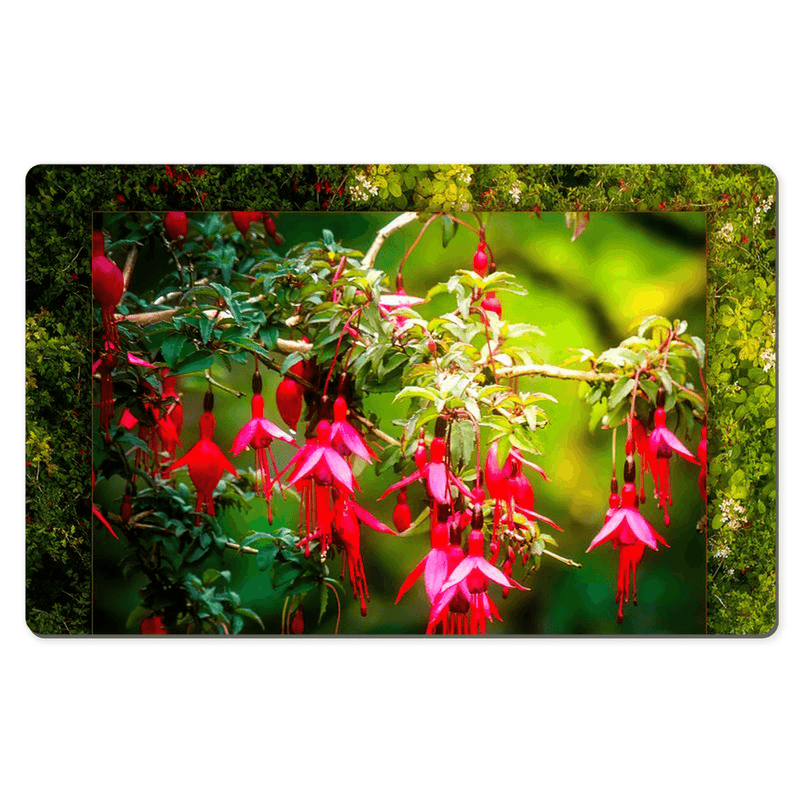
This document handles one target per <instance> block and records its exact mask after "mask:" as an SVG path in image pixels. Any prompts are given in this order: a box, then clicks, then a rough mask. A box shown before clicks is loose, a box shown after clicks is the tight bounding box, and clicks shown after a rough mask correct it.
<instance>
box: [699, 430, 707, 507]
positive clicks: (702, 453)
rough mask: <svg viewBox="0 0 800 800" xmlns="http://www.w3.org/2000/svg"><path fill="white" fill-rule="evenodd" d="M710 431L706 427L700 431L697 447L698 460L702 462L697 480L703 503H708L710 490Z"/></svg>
mask: <svg viewBox="0 0 800 800" xmlns="http://www.w3.org/2000/svg"><path fill="white" fill-rule="evenodd" d="M707 435H708V429H707V428H706V426H705V425H703V427H702V428H701V429H700V444H698V445H697V460H698V461H699V462H700V475H699V477H698V478H697V486H698V488H699V489H700V497H702V498H703V502H704V503H707V502H708V490H707V488H706V479H707V476H708V440H707Z"/></svg>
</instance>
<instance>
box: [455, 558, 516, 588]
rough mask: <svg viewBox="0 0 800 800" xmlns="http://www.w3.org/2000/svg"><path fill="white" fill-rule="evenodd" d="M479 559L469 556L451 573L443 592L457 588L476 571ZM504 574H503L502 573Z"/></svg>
mask: <svg viewBox="0 0 800 800" xmlns="http://www.w3.org/2000/svg"><path fill="white" fill-rule="evenodd" d="M477 560H478V558H477V557H476V556H467V557H466V558H465V559H464V560H463V561H462V562H461V563H460V564H459V565H458V566H457V567H456V568H455V569H454V570H453V571H452V572H451V573H450V577H449V578H448V579H447V580H446V581H445V582H444V583H443V584H442V591H444V590H445V589H449V588H450V587H451V586H455V585H456V584H457V583H460V582H461V581H463V580H464V578H466V577H467V575H469V574H470V572H472V570H473V569H475V567H476V566H477V565H476V563H475V562H476V561H477ZM501 574H502V573H501Z"/></svg>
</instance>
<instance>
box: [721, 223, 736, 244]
mask: <svg viewBox="0 0 800 800" xmlns="http://www.w3.org/2000/svg"><path fill="white" fill-rule="evenodd" d="M717 236H719V237H720V238H721V239H724V240H725V241H726V242H732V241H733V223H732V222H726V223H725V224H724V225H723V226H722V227H721V228H720V229H719V231H717Z"/></svg>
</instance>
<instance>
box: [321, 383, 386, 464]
mask: <svg viewBox="0 0 800 800" xmlns="http://www.w3.org/2000/svg"><path fill="white" fill-rule="evenodd" d="M347 414H348V408H347V401H346V400H345V399H344V397H342V396H341V395H339V396H338V397H337V398H336V400H335V401H334V404H333V425H331V444H332V445H333V447H334V449H335V450H336V451H337V452H338V453H340V454H341V455H343V456H350V455H353V456H357V457H358V458H360V459H361V460H362V461H366V463H367V464H371V463H372V459H373V458H377V456H376V455H375V452H374V451H373V450H372V448H371V447H370V446H369V445H368V444H367V443H366V442H365V441H364V437H363V436H362V435H361V434H360V433H359V432H358V431H357V430H356V429H355V428H354V427H353V426H352V425H351V424H350V423H349V422H348V421H347Z"/></svg>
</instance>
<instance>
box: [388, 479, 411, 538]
mask: <svg viewBox="0 0 800 800" xmlns="http://www.w3.org/2000/svg"><path fill="white" fill-rule="evenodd" d="M392 522H394V526H395V528H397V532H398V533H402V532H403V531H407V530H408V529H409V528H410V527H411V508H410V507H409V505H408V492H407V491H406V490H405V489H401V490H400V491H399V492H398V493H397V505H396V506H395V507H394V511H393V512H392Z"/></svg>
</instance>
